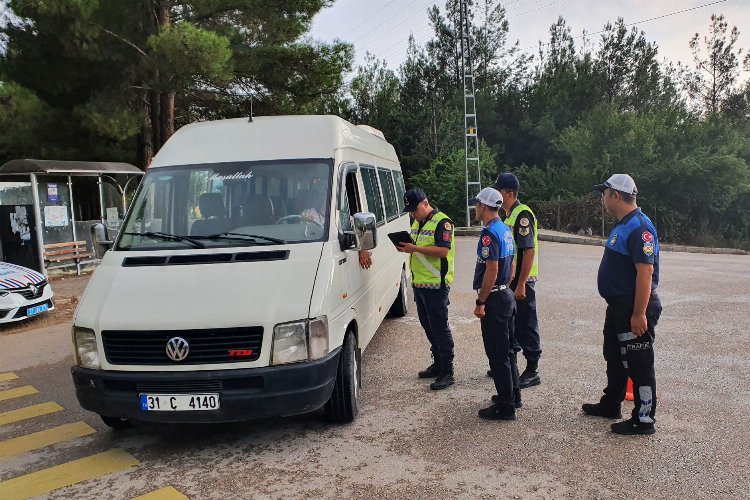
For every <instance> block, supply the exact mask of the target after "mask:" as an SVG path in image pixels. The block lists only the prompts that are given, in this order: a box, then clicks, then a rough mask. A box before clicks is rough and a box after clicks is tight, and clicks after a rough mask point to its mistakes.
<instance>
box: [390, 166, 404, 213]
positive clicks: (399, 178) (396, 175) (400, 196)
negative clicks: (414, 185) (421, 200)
mask: <svg viewBox="0 0 750 500" xmlns="http://www.w3.org/2000/svg"><path fill="white" fill-rule="evenodd" d="M393 180H394V181H396V201H397V202H398V213H402V212H403V211H404V193H406V188H405V187H404V175H403V174H402V173H401V172H399V171H398V170H394V171H393Z"/></svg>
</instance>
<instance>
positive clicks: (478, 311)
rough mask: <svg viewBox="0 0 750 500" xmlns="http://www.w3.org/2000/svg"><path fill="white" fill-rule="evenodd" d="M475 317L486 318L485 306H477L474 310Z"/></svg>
mask: <svg viewBox="0 0 750 500" xmlns="http://www.w3.org/2000/svg"><path fill="white" fill-rule="evenodd" d="M474 316H476V317H477V318H479V319H482V318H484V306H476V307H475V308H474Z"/></svg>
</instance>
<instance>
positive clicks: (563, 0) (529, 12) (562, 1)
mask: <svg viewBox="0 0 750 500" xmlns="http://www.w3.org/2000/svg"><path fill="white" fill-rule="evenodd" d="M567 1H568V0H560V1H559V2H554V3H550V4H547V5H544V6H542V7H538V8H536V9H534V10H529V11H526V12H523V13H521V14H516V15H513V16H510V17H506V19H514V18H516V17H521V16H525V15H526V14H533V13H534V12H538V11H540V10H544V9H546V8H547V7H552V6H553V5H559V4H561V3H565V2H567Z"/></svg>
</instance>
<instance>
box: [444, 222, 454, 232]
mask: <svg viewBox="0 0 750 500" xmlns="http://www.w3.org/2000/svg"><path fill="white" fill-rule="evenodd" d="M443 227H444V228H445V230H446V231H450V230H452V229H453V226H452V225H451V223H450V222H446V223H445V225H444V226H443Z"/></svg>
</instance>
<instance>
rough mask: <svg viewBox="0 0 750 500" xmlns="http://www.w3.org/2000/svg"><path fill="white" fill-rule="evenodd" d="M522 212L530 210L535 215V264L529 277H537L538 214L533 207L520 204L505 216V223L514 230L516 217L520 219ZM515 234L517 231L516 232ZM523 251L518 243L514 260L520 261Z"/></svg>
mask: <svg viewBox="0 0 750 500" xmlns="http://www.w3.org/2000/svg"><path fill="white" fill-rule="evenodd" d="M521 212H530V213H531V215H532V216H533V217H534V265H532V266H531V271H530V272H529V278H536V277H537V276H539V230H538V226H539V225H538V224H537V221H536V216H535V215H534V212H532V211H531V209H530V208H529V207H528V206H527V205H524V204H523V203H521V204H519V205H518V206H517V207H516V208H514V209H513V211H512V212H511V213H510V215H509V216H508V217H506V218H505V225H506V226H508V227H509V228H510V230H511V231H513V230H514V229H513V227H514V226H515V225H516V219H518V216H519V215H520V214H521ZM514 235H515V233H514ZM519 251H522V250H520V249H519V248H518V245H516V251H515V254H514V255H513V262H515V263H518V252H519Z"/></svg>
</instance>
